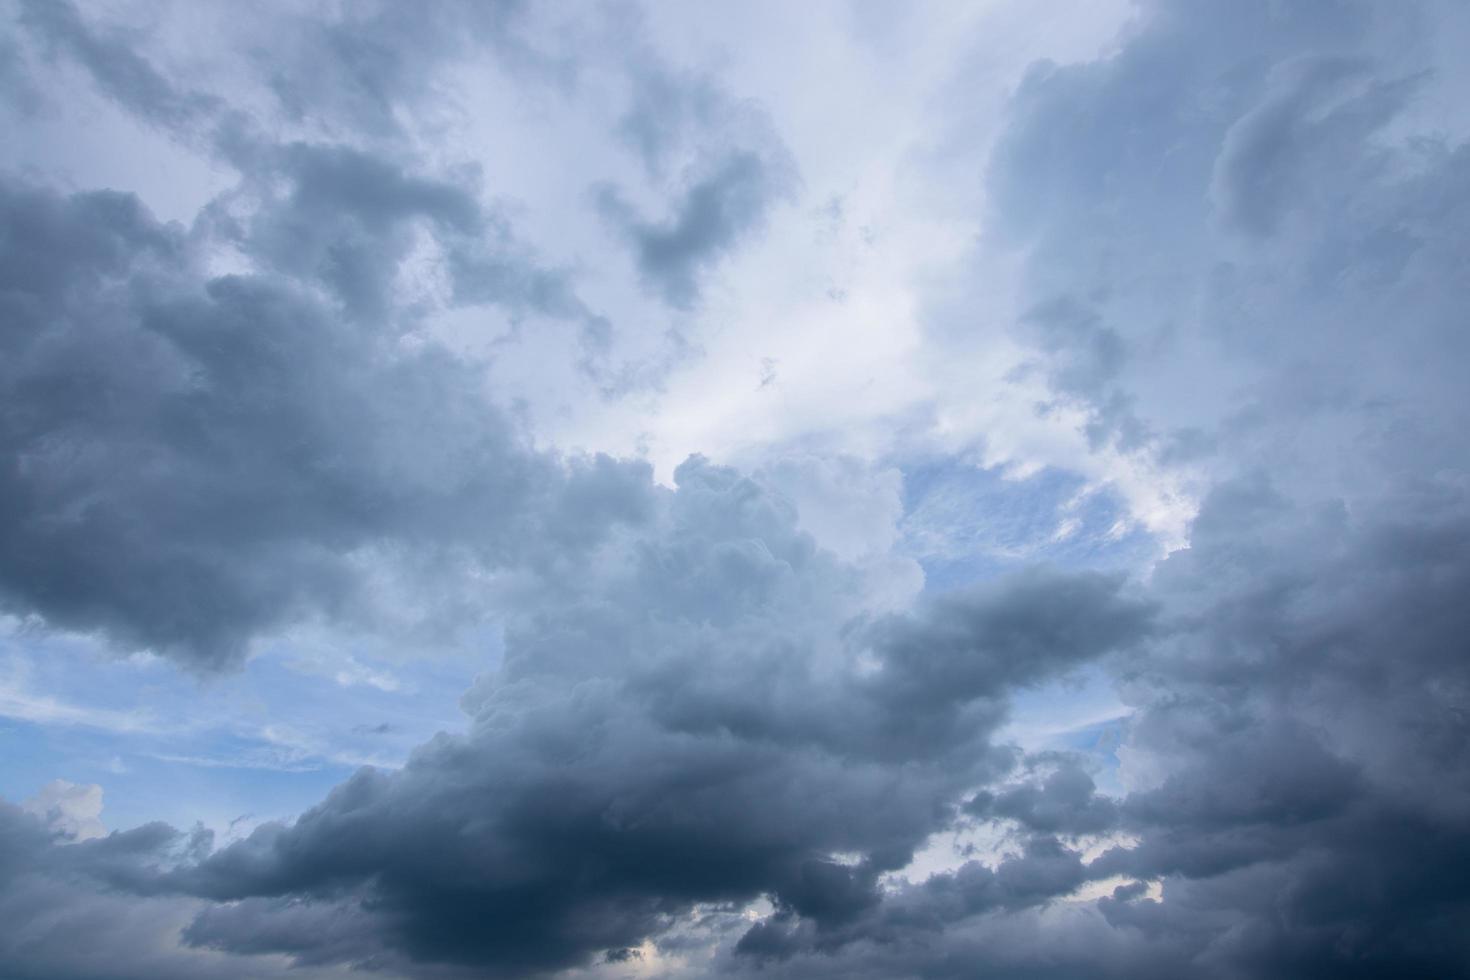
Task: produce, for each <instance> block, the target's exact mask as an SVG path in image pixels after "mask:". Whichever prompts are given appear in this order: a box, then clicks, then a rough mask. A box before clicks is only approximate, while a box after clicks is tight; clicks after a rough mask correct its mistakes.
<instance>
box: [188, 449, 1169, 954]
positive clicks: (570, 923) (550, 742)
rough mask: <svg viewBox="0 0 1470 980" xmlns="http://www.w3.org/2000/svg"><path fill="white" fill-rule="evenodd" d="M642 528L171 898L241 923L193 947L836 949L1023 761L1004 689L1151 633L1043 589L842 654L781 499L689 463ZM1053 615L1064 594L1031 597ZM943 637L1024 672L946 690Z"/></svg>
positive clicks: (936, 614) (1116, 588)
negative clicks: (438, 712) (407, 735)
mask: <svg viewBox="0 0 1470 980" xmlns="http://www.w3.org/2000/svg"><path fill="white" fill-rule="evenodd" d="M651 527H653V528H656V529H657V531H656V532H655V533H646V534H640V535H639V536H638V537H636V538H634V539H633V540H630V541H627V542H625V543H623V544H619V543H618V542H617V541H616V540H614V541H610V542H609V544H608V545H607V548H608V549H609V552H608V554H606V555H604V556H601V557H599V558H597V559H595V560H594V562H593V563H592V565H593V567H594V568H596V569H598V571H597V572H596V573H593V572H586V573H582V574H573V575H568V576H566V577H564V578H563V579H562V580H561V581H560V582H559V583H558V584H557V588H556V589H555V590H549V591H548V592H547V593H546V594H544V595H541V596H535V595H528V596H526V601H525V602H524V604H523V605H522V607H521V608H520V610H519V612H518V613H516V614H515V615H514V616H512V618H511V621H510V623H509V625H508V627H507V631H506V646H507V649H506V663H505V666H504V667H503V668H502V670H501V671H500V672H498V673H497V674H495V675H492V676H487V677H486V678H485V679H484V680H483V682H482V684H481V686H480V687H479V688H477V690H476V691H475V692H474V694H473V695H472V696H471V697H470V698H469V699H468V700H467V707H469V708H470V709H471V710H472V711H473V712H474V716H475V723H474V726H473V729H472V731H471V732H470V734H469V735H467V736H464V737H449V736H441V737H440V738H438V739H436V740H435V741H434V742H431V743H430V744H428V745H426V746H424V747H423V748H421V749H420V750H419V751H418V752H417V753H416V754H415V756H414V757H413V759H412V760H411V761H410V763H409V764H408V765H407V766H406V767H405V768H404V769H403V770H402V771H401V772H398V773H393V774H380V773H374V772H370V771H364V772H362V773H360V774H359V775H358V776H356V777H354V778H353V779H352V780H351V781H349V782H348V783H347V784H344V785H343V786H341V787H339V788H338V789H337V790H336V791H334V793H333V794H332V795H331V796H330V797H329V798H328V799H327V800H326V801H325V802H324V803H322V804H321V805H320V806H318V807H316V808H314V809H313V810H311V811H309V812H308V813H307V814H305V815H303V816H302V817H301V818H300V819H299V820H298V821H297V822H296V823H295V824H294V825H292V826H290V827H281V826H277V825H271V826H267V827H265V828H262V829H261V830H258V831H256V832H255V833H254V834H252V836H251V837H250V838H249V839H247V840H245V841H243V842H241V843H239V844H235V845H232V846H231V847H229V848H226V849H224V850H222V851H220V852H218V853H217V854H215V855H213V856H212V857H211V858H209V859H208V860H207V861H204V862H202V863H201V864H200V865H198V866H197V867H195V868H192V869H188V870H184V871H181V872H179V873H178V874H177V875H175V876H174V877H173V878H172V879H170V885H171V887H174V888H178V889H181V890H184V891H187V892H189V893H191V894H194V895H198V896H202V897H208V898H211V899H215V900H220V901H230V902H238V903H239V904H235V905H230V906H221V907H219V908H216V909H214V910H212V911H210V912H209V913H207V914H206V915H204V916H202V917H201V918H200V919H199V920H198V921H197V922H196V923H195V924H194V926H192V927H191V929H190V931H189V933H188V934H187V938H188V939H189V940H190V941H191V942H194V943H198V944H203V945H208V946H211V947H216V948H235V947H234V946H233V945H232V944H234V943H237V942H238V943H239V944H241V945H240V948H241V949H242V951H244V950H249V951H260V948H261V946H260V940H259V938H258V937H259V936H261V935H274V934H275V933H276V931H277V930H280V929H286V928H287V927H288V923H289V919H290V917H291V916H292V915H294V914H295V910H296V909H297V908H298V905H297V903H298V902H299V901H306V902H307V903H308V904H309V905H313V906H316V905H324V906H331V907H341V908H343V909H345V910H346V912H345V913H344V915H346V916H348V917H349V920H351V921H356V920H357V919H358V918H360V919H361V921H362V934H361V936H360V938H359V942H358V943H357V944H355V945H354V944H353V943H350V942H349V943H344V944H341V945H340V951H339V952H336V953H332V954H331V955H332V956H334V957H340V958H343V959H346V960H347V961H349V962H359V961H362V960H363V959H364V958H370V957H373V956H382V957H386V958H387V959H388V960H389V961H398V960H402V959H407V960H411V961H416V962H417V961H422V962H426V963H447V964H458V965H462V966H464V967H467V968H475V969H481V970H487V971H491V972H493V973H496V974H509V975H514V974H518V973H525V972H529V971H536V970H550V969H556V968H562V967H567V966H574V965H578V964H585V963H587V962H590V961H591V960H592V959H594V958H596V957H599V956H603V955H605V954H606V952H607V951H614V952H615V951H616V950H619V949H624V948H629V947H636V946H638V945H639V944H640V943H641V942H642V941H643V940H645V939H649V938H653V937H657V936H659V935H660V934H662V933H664V932H665V931H667V930H668V929H669V928H670V927H671V926H673V925H675V924H676V923H677V922H678V920H679V919H680V918H681V917H682V916H684V915H686V914H687V913H688V912H689V911H690V909H691V908H692V907H693V906H694V905H695V904H696V903H731V902H734V903H743V902H746V901H749V900H751V899H753V898H755V897H757V896H760V895H770V896H771V897H772V898H773V900H774V901H775V902H776V903H777V904H778V907H779V909H780V913H779V916H778V918H779V921H781V922H788V921H789V922H799V923H801V924H803V926H804V927H805V928H810V929H814V930H817V931H818V932H827V931H831V930H840V929H842V928H844V927H845V926H846V925H847V924H848V923H851V922H853V921H855V920H858V919H860V918H861V917H862V916H864V915H865V914H869V913H870V911H871V910H873V909H875V908H877V907H878V906H880V904H881V903H882V894H881V891H880V889H879V888H878V884H877V882H878V876H879V875H880V874H881V873H883V872H886V871H891V870H894V869H896V868H899V867H901V866H903V865H904V864H906V863H907V862H908V861H909V860H910V859H911V857H912V855H913V853H914V851H915V849H916V848H917V847H918V846H919V845H920V844H921V843H922V842H923V841H924V840H925V839H927V837H928V836H929V835H930V834H931V833H932V832H933V831H935V830H936V829H938V828H940V827H942V826H944V825H946V824H947V823H948V822H949V821H950V820H951V819H952V816H953V813H954V808H955V806H956V805H957V803H958V802H959V799H960V797H961V796H962V795H963V793H964V792H965V788H966V787H968V786H970V785H973V784H974V783H975V782H977V781H983V780H986V779H988V778H990V777H991V776H992V775H993V774H995V773H998V772H1003V771H1005V770H1007V769H1008V768H1009V767H1010V765H1011V755H1010V753H1008V752H1006V751H1001V750H998V749H995V748H993V747H991V746H990V744H989V736H990V734H991V733H992V732H993V731H994V729H995V727H996V725H998V724H999V723H1000V722H1001V721H1002V720H1003V718H1004V715H1005V712H1004V704H1005V701H1006V698H1007V696H1008V694H1009V692H1010V691H1012V690H1013V689H1014V688H1015V686H1016V685H1018V684H1025V683H1034V682H1038V681H1041V680H1043V679H1045V678H1047V677H1050V676H1054V675H1055V674H1056V673H1057V672H1059V671H1065V670H1066V669H1068V668H1069V667H1071V666H1073V665H1075V664H1077V663H1079V662H1082V661H1085V660H1087V659H1089V658H1090V657H1093V656H1096V655H1097V654H1098V653H1100V652H1101V650H1102V649H1103V648H1104V647H1106V646H1109V645H1112V644H1116V643H1122V642H1126V641H1127V640H1128V639H1129V638H1130V637H1131V638H1132V639H1134V640H1136V639H1137V638H1138V637H1139V635H1140V634H1141V633H1142V632H1143V631H1144V630H1146V628H1147V624H1148V618H1149V614H1148V610H1147V609H1146V608H1145V607H1143V606H1141V605H1140V604H1138V603H1137V601H1136V600H1133V599H1131V598H1129V597H1127V596H1125V595H1123V594H1121V591H1120V587H1121V583H1120V582H1118V581H1116V580H1109V579H1101V578H1097V577H1093V576H1080V577H1079V576H1070V575H1064V574H1060V573H1042V572H1036V573H1033V574H1032V575H1031V576H1029V577H1028V578H1026V579H1025V580H1023V581H1022V582H1020V583H1005V584H1003V585H1001V586H998V587H997V590H996V591H995V592H993V593H985V594H977V595H976V596H973V597H956V598H952V599H950V600H948V601H947V602H946V603H945V604H943V605H942V606H940V607H936V609H934V610H931V611H926V612H924V613H921V614H919V618H918V619H916V620H914V621H911V622H909V621H890V622H885V624H884V628H883V629H882V630H880V631H879V632H877V633H873V632H870V631H865V630H862V629H859V630H857V631H853V630H851V629H849V630H847V639H845V640H844V639H842V634H843V624H844V622H845V621H846V616H845V613H846V612H847V611H848V610H850V609H851V608H852V603H853V600H854V597H853V596H852V595H851V594H849V590H850V589H851V587H852V585H853V582H852V575H853V572H852V570H850V569H848V568H846V567H844V566H843V565H842V564H841V563H839V562H837V561H836V560H835V559H834V558H833V557H832V556H830V555H826V554H824V553H822V552H820V551H817V550H816V549H814V548H813V546H812V544H811V542H810V540H809V539H807V538H806V537H805V535H803V534H801V533H799V532H798V531H797V530H796V528H795V525H794V514H793V513H791V512H790V509H789V508H788V507H786V506H785V505H783V504H782V502H781V501H780V499H779V498H773V497H771V496H770V495H769V493H768V492H765V491H762V490H761V489H760V488H759V487H758V486H757V485H755V484H753V483H751V482H750V481H749V480H748V479H745V478H742V477H740V476H739V475H738V474H736V473H734V472H732V471H729V470H725V469H721V468H716V467H711V466H709V465H708V464H706V463H703V462H700V461H693V462H691V463H689V464H686V465H685V466H684V467H683V468H681V470H680V472H679V490H678V491H677V493H675V494H673V495H672V496H670V497H667V498H665V499H664V501H663V503H662V506H661V508H660V514H659V515H658V516H657V517H655V518H654V520H653V522H652V525H651ZM1041 594H1045V595H1048V596H1057V597H1063V598H1062V601H1061V602H1059V603H1048V602H1046V601H1044V600H1033V601H1032V602H1031V603H1029V604H1028V603H1027V601H1026V597H1027V596H1028V595H1041ZM1007 595H1013V596H1015V597H1016V598H1017V599H1018V602H1017V603H1016V605H1015V606H1012V605H1011V604H1008V603H1007V602H1006V601H1005V597H1006V596H1007ZM1038 602H1039V604H1038ZM1017 607H1019V609H1018V608H1017ZM1020 609H1024V610H1025V611H1019V610H1020ZM1100 623H1101V624H1105V626H1104V629H1103V630H1102V631H1101V632H1096V631H1095V629H1094V628H1095V627H1096V626H1098V624H1100ZM931 630H932V631H935V632H942V633H943V634H944V635H945V637H946V641H947V642H946V645H945V646H944V647H943V649H935V650H934V651H933V654H932V657H931V660H933V661H937V662H939V663H940V664H941V665H942V664H945V663H949V662H951V661H953V662H956V663H959V662H965V663H1001V662H1006V663H1012V662H1017V661H1025V662H1027V663H1026V665H1018V666H1015V667H1006V668H1004V669H997V670H993V671H978V672H976V673H975V674H974V675H973V676H972V677H970V678H968V679H967V680H966V681H965V682H964V683H963V684H961V685H958V686H956V687H954V688H952V689H948V690H946V689H942V688H939V687H935V686H933V685H931V684H929V683H928V677H927V676H925V673H926V670H925V668H921V667H920V666H919V665H918V664H916V663H915V662H914V658H913V655H912V654H911V653H910V652H909V651H910V650H911V649H912V643H913V642H914V638H915V637H917V636H922V635H925V633H926V632H927V631H931ZM823 648H825V652H823ZM1041 651H1045V652H1044V653H1042V652H1041ZM860 655H866V656H874V657H877V658H878V659H879V661H880V662H881V664H882V665H883V676H885V677H887V678H888V679H889V680H891V681H892V682H893V683H895V684H897V683H899V682H900V681H901V680H903V679H904V678H908V677H910V676H914V675H917V679H916V680H915V682H914V683H913V684H911V685H903V687H904V690H905V691H907V692H909V693H908V694H907V695H906V696H905V697H904V698H903V699H902V700H901V701H898V700H894V699H892V698H890V697H888V696H887V694H886V685H883V684H877V683H871V682H867V681H865V680H864V678H863V677H862V676H861V672H860V671H859V670H858V667H857V664H858V662H859V660H860V659H861V656H860ZM935 718H937V719H941V720H942V721H943V724H941V725H935V724H934V723H933V722H932V721H931V719H935ZM1037 847H1038V848H1041V847H1043V845H1041V844H1038V845H1037ZM1053 851H1055V848H1053ZM1047 853H1048V854H1051V853H1052V852H1051V851H1049V852H1047ZM1057 856H1058V857H1059V859H1061V860H1063V861H1064V863H1065V862H1066V861H1070V862H1071V863H1072V864H1076V863H1077V858H1076V855H1075V854H1074V855H1071V857H1070V858H1067V857H1065V856H1064V855H1057ZM1068 874H1069V875H1071V877H1076V878H1077V879H1078V881H1080V880H1081V879H1080V876H1079V875H1077V874H1074V873H1071V872H1068ZM1043 880H1051V879H1050V878H1045V877H1043ZM1068 880H1071V879H1070V878H1069V879H1068ZM1028 881H1029V879H1028V878H1027V877H1026V876H1025V875H1023V874H1022V873H1021V871H1020V870H1019V867H1018V868H1013V869H1011V871H1008V872H1006V873H1005V874H1004V875H1002V882H1003V883H1002V884H1000V885H997V886H995V887H997V888H1000V889H1002V891H1004V890H1005V889H1013V890H1017V891H1018V892H1019V893H1022V894H1023V895H1024V896H1029V897H1018V898H1016V899H1015V900H1014V901H1016V902H1022V903H1025V902H1030V901H1033V900H1034V901H1041V900H1043V896H1044V895H1047V894H1052V893H1050V892H1047V891H1046V886H1045V885H1044V884H1042V883H1039V882H1038V883H1034V884H1030V883H1028ZM1069 887H1070V886H1069ZM1007 894H1009V893H1007ZM996 901H997V902H1000V903H1002V904H1004V903H1005V902H1008V901H1011V899H1008V898H1004V897H1001V898H997V899H996ZM257 920H259V924H257ZM750 943H755V944H758V939H751V940H750ZM333 948H337V946H336V945H334V947H333ZM278 951H282V952H290V953H293V954H295V955H302V951H301V950H298V949H296V948H293V947H290V946H288V945H286V944H285V943H283V944H282V945H281V946H279V947H278ZM307 952H308V954H310V955H314V953H311V951H307ZM318 952H319V950H318Z"/></svg>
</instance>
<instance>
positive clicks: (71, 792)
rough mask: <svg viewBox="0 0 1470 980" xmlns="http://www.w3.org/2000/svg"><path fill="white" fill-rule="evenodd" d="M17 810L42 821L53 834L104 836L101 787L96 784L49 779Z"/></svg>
mask: <svg viewBox="0 0 1470 980" xmlns="http://www.w3.org/2000/svg"><path fill="white" fill-rule="evenodd" d="M20 808H21V809H22V810H24V811H25V812H26V813H29V814H32V815H34V816H37V817H40V818H41V819H42V820H44V821H45V822H46V826H47V827H48V828H50V830H51V831H52V832H53V833H57V834H61V835H63V836H65V837H68V838H70V839H72V840H78V841H81V840H91V839H93V838H95V837H106V836H107V828H106V827H104V826H103V825H102V819H101V817H102V787H101V786H98V785H97V784H96V783H71V782H67V781H66V780H65V779H53V780H52V781H51V782H49V783H47V784H46V785H45V786H42V787H41V791H40V792H39V793H37V794H36V795H35V796H33V797H31V798H30V799H28V800H24V801H22V802H21V804H20Z"/></svg>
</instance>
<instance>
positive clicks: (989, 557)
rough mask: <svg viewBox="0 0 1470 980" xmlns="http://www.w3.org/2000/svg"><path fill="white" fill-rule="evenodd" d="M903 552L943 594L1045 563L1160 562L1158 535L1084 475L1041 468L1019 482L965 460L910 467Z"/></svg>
mask: <svg viewBox="0 0 1470 980" xmlns="http://www.w3.org/2000/svg"><path fill="white" fill-rule="evenodd" d="M903 475H904V519H903V525H902V532H903V540H902V547H903V549H904V550H905V551H907V552H908V553H909V554H911V555H912V556H913V557H914V558H916V559H917V560H918V561H919V563H920V564H921V565H922V566H923V568H924V573H925V579H926V587H927V588H929V589H930V590H934V591H942V590H945V589H949V588H954V587H957V586H963V585H965V584H968V583H971V582H976V581H982V580H985V579H988V578H993V577H995V576H996V575H999V574H1002V573H1005V572H1008V571H1013V570H1015V569H1017V568H1020V567H1025V566H1028V565H1037V564H1050V565H1057V566H1060V567H1065V568H1073V569H1080V568H1097V569H1113V568H1125V569H1126V568H1138V567H1141V566H1142V565H1144V564H1146V563H1147V562H1148V561H1149V560H1150V559H1152V558H1154V557H1156V556H1157V549H1158V545H1157V542H1156V541H1155V540H1154V538H1153V536H1152V535H1151V534H1150V533H1149V532H1148V531H1147V529H1145V528H1144V527H1142V526H1141V525H1139V524H1138V523H1137V522H1134V521H1131V520H1130V519H1129V516H1128V511H1127V508H1126V505H1125V504H1124V502H1123V501H1122V499H1121V498H1120V497H1119V496H1118V495H1117V494H1116V493H1114V492H1113V491H1111V490H1110V489H1108V488H1107V487H1096V486H1089V485H1088V484H1087V482H1086V480H1085V479H1084V478H1083V477H1082V476H1081V475H1079V474H1076V473H1072V472H1067V471H1065V470H1058V469H1043V470H1040V471H1037V472H1035V473H1032V474H1029V475H1026V476H1016V475H1014V473H1012V472H1009V471H1007V470H1005V469H1004V468H1001V467H992V468H985V467H982V466H977V465H975V464H973V463H970V462H966V461H965V460H963V459H956V458H947V459H926V460H915V461H909V462H908V463H907V464H906V465H905V466H904V468H903Z"/></svg>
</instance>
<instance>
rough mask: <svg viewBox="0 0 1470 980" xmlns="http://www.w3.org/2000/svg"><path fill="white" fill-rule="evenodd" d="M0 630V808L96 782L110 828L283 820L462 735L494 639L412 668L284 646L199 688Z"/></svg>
mask: <svg viewBox="0 0 1470 980" xmlns="http://www.w3.org/2000/svg"><path fill="white" fill-rule="evenodd" d="M3 627H4V628H3V630H0V739H3V751H0V796H3V797H5V798H6V799H9V800H11V801H18V800H21V799H25V798H26V797H28V796H31V795H33V794H34V793H35V792H37V791H38V790H39V789H40V788H41V787H42V786H44V785H45V784H46V783H48V782H50V781H51V780H53V779H58V778H59V779H66V780H69V781H71V782H77V783H96V784H98V785H100V786H102V787H103V793H104V806H105V809H104V811H103V822H104V824H106V825H107V826H108V827H109V828H111V829H121V828H126V827H129V826H135V825H137V824H138V823H142V822H145V821H147V820H155V819H163V820H167V821H169V822H172V823H174V824H175V825H180V826H188V825H192V824H193V823H194V822H195V821H196V820H202V821H203V822H204V823H205V824H206V825H208V826H211V827H213V828H215V829H216V830H222V829H224V828H226V827H227V826H228V825H229V824H230V822H231V821H234V820H236V818H238V817H242V816H246V815H249V820H251V821H259V820H263V819H282V818H287V817H290V816H293V815H294V814H296V813H299V812H300V811H301V810H302V809H304V808H305V807H307V806H309V805H310V804H311V803H313V802H315V801H317V800H319V799H320V798H321V797H322V795H324V794H325V792H326V791H327V790H328V789H330V788H331V786H333V785H335V784H336V783H338V782H340V781H341V780H342V778H343V777H344V776H345V775H346V774H347V773H349V772H351V771H352V770H353V769H355V768H356V767H357V766H359V765H364V764H372V765H378V766H395V765H399V764H401V763H402V761H403V760H404V759H405V758H406V757H407V755H408V753H409V751H410V750H411V749H412V748H413V747H414V746H415V745H418V744H421V743H422V742H424V741H425V740H427V739H428V738H429V737H430V736H432V735H433V734H434V733H435V732H437V731H442V730H454V729H459V728H463V727H464V725H465V723H466V719H465V718H464V716H463V714H462V713H461V711H460V709H459V707H458V703H459V698H460V696H461V694H462V693H463V691H464V690H465V688H466V687H468V686H469V684H470V683H471V681H472V680H473V678H474V676H475V675H476V674H477V673H479V672H480V671H482V670H484V669H487V668H489V667H493V666H494V664H495V662H497V661H498V659H499V639H498V636H497V635H495V634H494V633H493V631H487V632H486V633H485V634H484V635H482V636H480V637H477V638H475V639H476V640H477V641H478V642H476V643H474V644H472V645H470V646H468V647H466V648H464V649H462V650H460V651H458V652H450V653H446V654H444V655H443V656H439V657H426V658H420V659H415V660H404V659H402V658H398V659H392V658H388V657H385V656H383V655H381V654H379V655H376V656H375V655H372V653H371V652H367V651H363V650H361V649H352V650H345V649H333V648H331V647H330V645H323V644H321V643H304V642H303V643H301V644H296V643H293V642H290V641H279V642H277V643H275V644H272V645H269V646H267V647H266V648H265V649H263V650H262V651H261V652H260V653H259V654H258V655H257V656H255V657H254V658H252V659H251V660H250V661H249V662H248V663H247V664H246V665H245V666H244V668H243V669H242V670H241V671H240V672H239V673H238V674H234V675H231V676H228V677H225V678H196V677H191V676H188V675H186V674H184V673H182V672H180V671H178V670H177V669H176V668H175V667H174V666H173V665H171V664H169V663H165V662H162V661H160V660H158V659H156V658H152V657H148V656H132V657H118V656H115V655H112V654H110V653H108V652H107V651H105V650H103V649H101V648H99V647H98V646H97V645H96V644H95V643H94V642H93V641H91V640H90V639H88V638H86V637H77V636H68V635H64V634H56V633H51V632H46V631H40V630H35V629H27V628H25V627H24V626H23V624H19V623H17V622H15V621H13V620H12V621H8V622H5V623H4V624H3Z"/></svg>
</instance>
